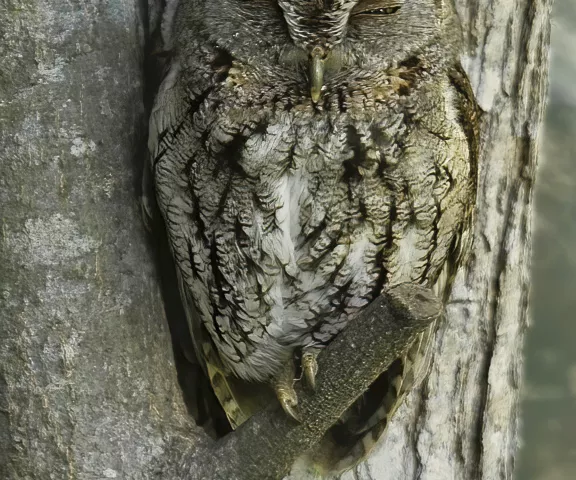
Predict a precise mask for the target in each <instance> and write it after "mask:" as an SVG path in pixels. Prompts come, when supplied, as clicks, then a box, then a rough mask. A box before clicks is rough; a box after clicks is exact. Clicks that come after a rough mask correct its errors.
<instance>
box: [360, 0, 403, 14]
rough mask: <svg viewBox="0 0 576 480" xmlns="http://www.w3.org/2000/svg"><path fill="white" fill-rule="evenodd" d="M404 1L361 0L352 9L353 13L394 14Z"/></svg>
mask: <svg viewBox="0 0 576 480" xmlns="http://www.w3.org/2000/svg"><path fill="white" fill-rule="evenodd" d="M403 3H404V1H403V0H360V1H359V2H358V5H356V7H354V8H353V9H352V15H362V16H364V15H366V16H368V15H373V16H380V17H383V16H386V15H394V14H395V13H396V12H398V10H400V8H401V7H402V4H403Z"/></svg>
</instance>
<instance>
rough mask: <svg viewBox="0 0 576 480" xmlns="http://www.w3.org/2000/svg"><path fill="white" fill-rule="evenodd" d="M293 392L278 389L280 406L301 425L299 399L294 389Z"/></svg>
mask: <svg viewBox="0 0 576 480" xmlns="http://www.w3.org/2000/svg"><path fill="white" fill-rule="evenodd" d="M291 390H292V391H286V390H280V389H278V390H276V395H277V396H278V401H279V402H280V405H282V409H283V410H284V411H285V412H286V413H287V415H288V416H289V417H292V418H293V419H294V420H296V421H297V422H298V423H300V422H301V420H300V414H299V413H298V409H297V408H296V406H297V405H298V397H297V396H296V392H295V391H294V389H293V388H292V389H291Z"/></svg>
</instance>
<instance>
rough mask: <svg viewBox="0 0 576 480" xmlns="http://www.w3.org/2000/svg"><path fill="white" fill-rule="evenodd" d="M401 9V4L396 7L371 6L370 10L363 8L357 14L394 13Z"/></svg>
mask: <svg viewBox="0 0 576 480" xmlns="http://www.w3.org/2000/svg"><path fill="white" fill-rule="evenodd" d="M398 10H400V5H397V6H395V7H386V8H371V9H370V10H362V11H360V12H357V13H356V15H392V14H393V13H396V12H397V11H398Z"/></svg>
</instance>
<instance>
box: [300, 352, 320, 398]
mask: <svg viewBox="0 0 576 480" xmlns="http://www.w3.org/2000/svg"><path fill="white" fill-rule="evenodd" d="M319 353H320V349H318V348H308V349H305V350H304V353H302V362H301V363H302V371H303V372H304V378H306V383H307V384H308V386H309V387H310V388H311V389H312V390H316V374H317V373H318V363H317V361H316V358H317V357H318V354H319Z"/></svg>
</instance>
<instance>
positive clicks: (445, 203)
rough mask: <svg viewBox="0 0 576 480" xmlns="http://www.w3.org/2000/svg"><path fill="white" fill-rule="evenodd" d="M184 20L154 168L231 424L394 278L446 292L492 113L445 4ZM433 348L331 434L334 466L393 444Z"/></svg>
mask: <svg viewBox="0 0 576 480" xmlns="http://www.w3.org/2000/svg"><path fill="white" fill-rule="evenodd" d="M174 18H175V20H174V35H173V45H172V46H171V55H172V57H171V61H170V66H169V70H168V71H167V73H166V76H165V79H164V81H163V83H162V86H161V88H160V91H159V93H158V96H157V98H156V102H155V106H154V109H153V112H152V116H151V120H150V140H149V149H150V156H151V168H152V172H153V178H154V183H155V187H156V193H157V199H158V203H159V206H160V209H161V211H162V214H163V216H164V219H165V221H166V225H167V230H168V234H169V238H170V242H171V245H172V250H173V255H174V259H175V261H176V264H177V267H178V272H179V276H180V279H181V293H182V296H183V298H184V303H185V306H186V309H187V313H188V316H189V322H190V325H191V330H192V334H193V336H194V341H195V344H196V349H197V354H198V356H199V357H200V358H201V360H202V361H203V362H204V363H205V367H206V371H207V373H208V376H209V378H210V380H211V382H212V386H213V388H214V390H215V392H216V395H217V396H218V398H219V400H220V402H221V403H222V405H223V407H224V409H225V411H226V413H227V415H228V418H229V420H230V421H231V423H232V425H233V426H236V425H237V424H239V423H241V422H242V421H243V420H244V419H245V418H246V417H247V416H249V415H250V414H251V413H252V412H253V411H254V410H255V409H257V408H259V407H260V406H261V405H262V403H265V402H266V401H269V398H270V397H268V396H266V395H265V394H264V393H261V392H262V391H263V390H262V389H253V388H252V387H249V388H248V389H247V388H246V382H255V383H258V384H265V383H269V382H273V380H274V378H275V377H277V376H278V375H279V374H280V372H281V370H282V369H283V366H284V365H286V364H287V362H288V363H289V362H290V361H291V359H292V358H293V356H294V354H295V353H299V352H300V351H301V349H302V348H309V347H321V346H323V345H326V344H327V343H328V342H330V340H331V339H333V338H334V336H335V335H336V334H337V333H338V332H340V331H341V330H342V329H343V328H345V327H346V324H347V323H348V322H349V321H350V320H351V319H353V318H354V315H355V314H356V313H357V312H359V311H360V310H361V309H362V308H363V307H365V306H366V305H367V304H368V303H369V302H370V301H372V300H373V299H374V298H375V297H376V296H378V295H379V294H380V293H381V292H382V290H383V288H385V287H386V286H390V285H394V284H398V283H403V282H414V283H420V284H424V285H427V286H429V287H431V288H436V289H437V292H438V294H439V295H440V296H443V297H445V296H446V295H447V292H448V291H449V286H450V283H451V282H450V278H451V277H452V275H453V273H454V272H455V269H456V268H457V267H458V265H459V264H460V262H461V259H462V254H463V252H465V251H466V244H467V241H468V240H467V239H468V238H469V235H468V232H469V228H470V225H471V218H472V210H473V205H474V199H475V185H476V151H477V133H476V132H477V129H476V109H477V107H476V104H475V101H474V98H473V95H472V92H471V89H470V87H469V83H468V80H467V78H466V76H465V74H464V73H463V70H462V68H461V67H460V65H459V61H458V53H459V48H460V47H459V29H458V24H457V19H456V15H455V13H454V10H453V5H452V3H451V1H450V0H210V1H202V0H188V1H187V2H184V3H183V4H182V5H181V6H180V7H179V9H178V11H177V12H176V15H175V17H174ZM315 49H316V50H315ZM313 52H320V53H317V56H318V62H317V64H318V65H320V67H319V68H321V69H322V72H323V76H322V75H320V76H319V77H318V78H320V80H321V82H322V83H323V85H324V86H323V89H322V91H321V95H320V96H319V98H318V100H317V101H316V102H315V101H312V99H311V93H310V91H311V90H310V84H311V82H312V81H313V80H312V78H311V77H312V76H314V74H313V73H311V72H312V70H311V69H310V67H309V63H310V62H311V60H310V59H311V58H312V57H313V56H314V55H316V53H313ZM421 343H422V345H418V346H417V347H415V348H414V349H413V351H412V352H409V353H408V354H407V356H406V358H405V359H399V361H398V362H396V364H394V365H393V366H392V368H391V370H390V371H389V372H388V373H387V374H386V375H384V376H383V377H382V379H381V382H380V384H379V385H376V386H375V387H374V388H372V390H371V391H370V392H368V393H367V395H366V398H364V399H360V400H359V402H358V403H357V405H355V406H354V407H352V408H351V409H350V411H349V414H348V415H347V416H346V417H345V418H343V419H342V422H341V425H339V426H337V427H335V428H336V430H335V433H334V438H333V439H330V441H329V442H328V443H330V442H332V443H335V444H340V445H344V447H343V449H341V451H338V455H341V456H342V455H344V456H346V455H348V456H349V457H350V452H352V455H351V458H354V459H356V457H357V456H358V455H357V454H355V453H354V452H355V451H356V450H358V448H357V446H358V445H362V446H363V447H366V448H364V450H366V449H367V448H369V444H370V441H367V440H366V438H367V437H366V435H368V433H371V434H372V437H370V438H373V437H377V436H378V435H380V433H381V432H382V430H383V428H384V427H385V424H386V420H385V418H386V415H387V414H388V415H389V414H390V412H391V411H393V410H394V408H395V405H396V404H397V402H398V396H399V395H401V394H402V393H403V391H405V390H406V382H404V383H403V380H405V379H406V377H407V375H408V371H410V372H412V371H413V368H407V366H408V365H409V364H410V365H411V363H412V362H413V361H416V360H417V357H418V356H419V354H418V353H417V352H422V351H423V348H422V347H423V346H425V344H427V342H426V341H425V340H424V341H422V342H421ZM424 350H425V349H424ZM376 387H378V388H376ZM390 392H392V393H390ZM264 399H266V400H264ZM338 429H339V430H338ZM346 436H349V437H350V438H352V439H353V440H354V441H351V440H350V438H349V439H346V438H344V437H346ZM362 442H363V443H362ZM355 449H356V450H355ZM328 450H330V449H329V448H328V449H327V451H328ZM337 450H338V449H337V448H336V449H332V450H331V451H337ZM361 453H362V452H360V454H361ZM337 462H338V459H330V460H329V461H328V462H327V463H330V464H332V465H335V464H336V463H337ZM348 463H349V462H348ZM348 463H346V462H344V463H341V464H340V465H341V466H347V465H348Z"/></svg>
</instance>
